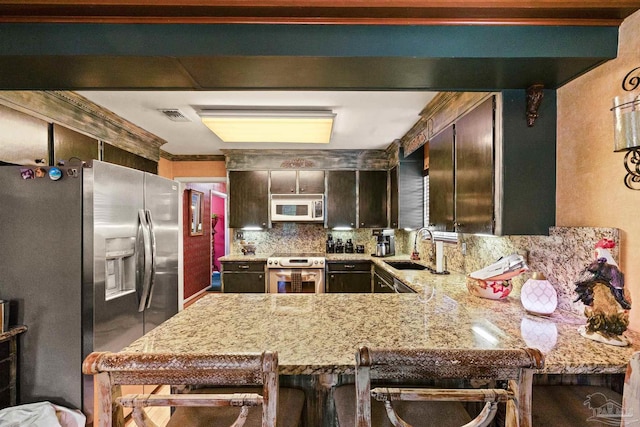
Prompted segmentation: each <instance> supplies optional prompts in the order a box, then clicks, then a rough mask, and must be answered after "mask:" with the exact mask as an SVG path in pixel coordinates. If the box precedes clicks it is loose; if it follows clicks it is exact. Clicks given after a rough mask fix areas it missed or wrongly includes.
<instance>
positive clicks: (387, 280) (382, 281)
mask: <svg viewBox="0 0 640 427" xmlns="http://www.w3.org/2000/svg"><path fill="white" fill-rule="evenodd" d="M373 292H374V293H376V294H390V293H394V292H395V289H394V287H393V276H392V275H391V274H389V273H387V272H386V271H384V270H383V269H381V268H378V267H375V268H374V270H373Z"/></svg>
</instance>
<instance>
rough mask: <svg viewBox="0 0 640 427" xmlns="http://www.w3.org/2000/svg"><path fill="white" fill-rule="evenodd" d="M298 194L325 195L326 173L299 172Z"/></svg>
mask: <svg viewBox="0 0 640 427" xmlns="http://www.w3.org/2000/svg"><path fill="white" fill-rule="evenodd" d="M298 192H299V193H301V194H324V171H306V170H301V171H298Z"/></svg>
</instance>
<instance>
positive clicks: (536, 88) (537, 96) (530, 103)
mask: <svg viewBox="0 0 640 427" xmlns="http://www.w3.org/2000/svg"><path fill="white" fill-rule="evenodd" d="M542 98H544V85H543V84H540V83H537V84H533V85H531V86H529V87H528V88H527V126H529V127H532V126H533V124H534V123H535V121H536V119H537V118H538V110H539V109H540V104H541V103H542Z"/></svg>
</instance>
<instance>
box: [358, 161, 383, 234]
mask: <svg viewBox="0 0 640 427" xmlns="http://www.w3.org/2000/svg"><path fill="white" fill-rule="evenodd" d="M358 174H359V178H358V190H359V197H358V208H359V214H360V217H359V221H358V223H359V224H358V226H359V227H360V228H384V227H388V217H387V179H388V172H387V171H380V170H376V171H359V172H358Z"/></svg>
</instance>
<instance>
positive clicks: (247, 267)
mask: <svg viewBox="0 0 640 427" xmlns="http://www.w3.org/2000/svg"><path fill="white" fill-rule="evenodd" d="M238 268H239V269H240V270H248V269H249V266H248V265H239V266H238Z"/></svg>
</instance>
